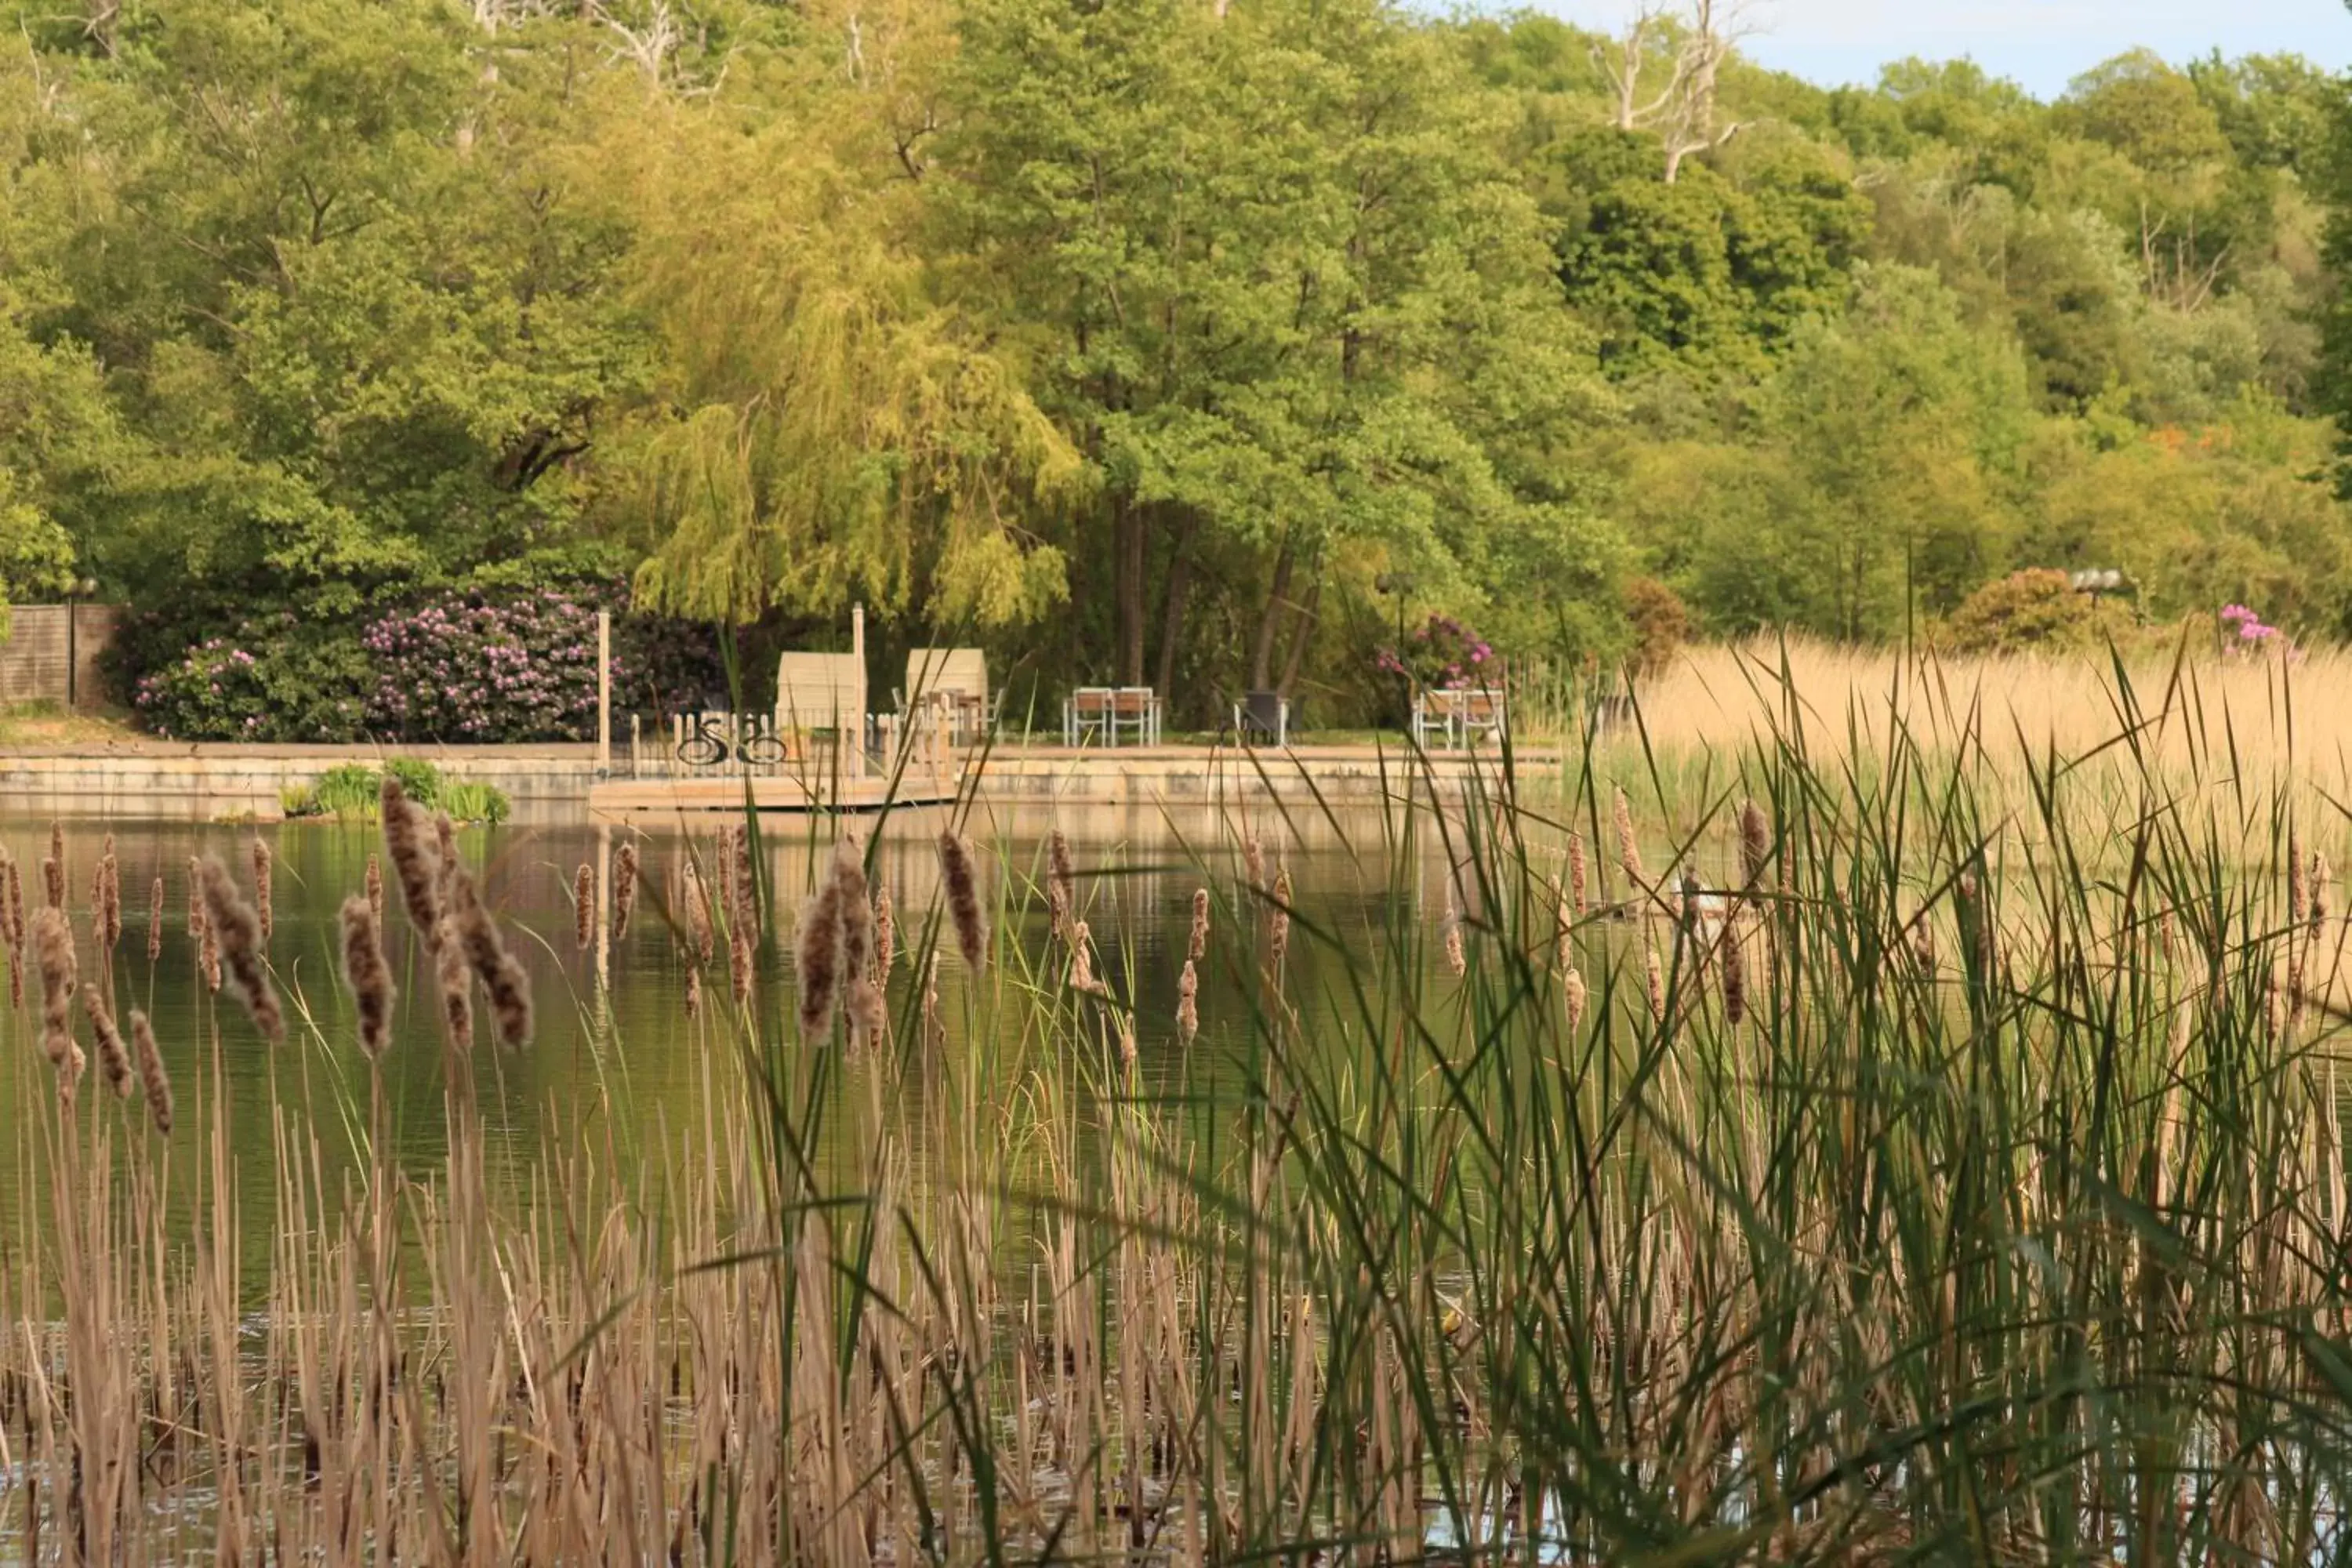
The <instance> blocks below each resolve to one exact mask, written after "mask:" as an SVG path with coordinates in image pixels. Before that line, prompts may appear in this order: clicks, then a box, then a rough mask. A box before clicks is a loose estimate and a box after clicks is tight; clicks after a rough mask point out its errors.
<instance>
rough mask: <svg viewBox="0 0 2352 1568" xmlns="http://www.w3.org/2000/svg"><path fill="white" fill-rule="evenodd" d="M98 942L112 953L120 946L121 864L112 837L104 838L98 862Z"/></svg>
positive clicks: (110, 835) (109, 835)
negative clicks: (103, 850)
mask: <svg viewBox="0 0 2352 1568" xmlns="http://www.w3.org/2000/svg"><path fill="white" fill-rule="evenodd" d="M98 928H99V941H100V943H102V944H103V945H104V946H105V948H106V951H107V952H113V951H114V950H115V949H116V948H118V947H121V945H122V862H121V860H118V859H117V858H115V855H114V835H112V834H111V833H110V834H108V835H107V836H106V853H105V854H104V855H102V856H100V858H99V862H98Z"/></svg>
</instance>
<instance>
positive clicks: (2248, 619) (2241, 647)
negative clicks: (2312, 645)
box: [2221, 605, 2303, 661]
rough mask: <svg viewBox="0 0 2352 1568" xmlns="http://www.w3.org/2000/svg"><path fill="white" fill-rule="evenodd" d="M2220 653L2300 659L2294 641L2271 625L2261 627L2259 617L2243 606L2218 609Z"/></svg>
mask: <svg viewBox="0 0 2352 1568" xmlns="http://www.w3.org/2000/svg"><path fill="white" fill-rule="evenodd" d="M2221 651H2222V652H2223V653H2225V654H2230V655H2233V656H2235V657H2237V658H2254V657H2256V656H2258V655H2262V654H2266V653H2273V652H2275V653H2278V654H2280V655H2281V656H2282V657H2284V658H2287V659H2289V660H2290V661H2293V660H2298V659H2300V658H2302V657H2303V651H2302V649H2300V648H2298V647H2295V646H2294V638H2293V637H2288V636H2287V635H2286V634H2285V633H2284V632H2283V631H2281V630H2279V629H2278V627H2276V626H2268V625H2265V624H2264V622H2263V618H2262V616H2258V615H2256V614H2255V613H2254V612H2253V611H2252V610H2250V609H2248V608H2247V607H2246V606H2245V605H2222V606H2221Z"/></svg>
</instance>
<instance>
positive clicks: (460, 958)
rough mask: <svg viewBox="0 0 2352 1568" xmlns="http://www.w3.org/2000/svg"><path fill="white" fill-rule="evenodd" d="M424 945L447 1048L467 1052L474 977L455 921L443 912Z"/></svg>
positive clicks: (471, 1040)
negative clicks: (437, 993)
mask: <svg viewBox="0 0 2352 1568" xmlns="http://www.w3.org/2000/svg"><path fill="white" fill-rule="evenodd" d="M394 863H395V864H397V860H396V859H395V862H394ZM425 946H426V947H427V948H428V949H430V950H431V952H432V953H433V979H434V983H435V984H436V985H437V986H438V987H439V989H440V992H441V1028H442V1033H443V1036H444V1037H445V1038H446V1040H447V1041H448V1043H449V1048H450V1049H452V1050H456V1051H470V1050H472V1049H473V1048H474V976H473V972H472V971H471V970H469V969H467V967H466V953H465V949H464V946H463V945H462V942H461V940H460V938H459V937H458V935H457V921H455V920H454V919H453V918H452V917H450V916H448V915H443V916H442V917H441V918H440V919H439V920H437V921H435V922H434V926H433V930H432V931H430V932H428V933H427V934H426V937H425Z"/></svg>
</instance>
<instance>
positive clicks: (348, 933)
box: [342, 896, 393, 1061]
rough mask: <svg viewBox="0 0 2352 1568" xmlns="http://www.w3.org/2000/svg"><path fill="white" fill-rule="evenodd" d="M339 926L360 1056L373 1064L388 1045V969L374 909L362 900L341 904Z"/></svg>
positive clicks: (389, 980)
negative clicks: (356, 1013)
mask: <svg viewBox="0 0 2352 1568" xmlns="http://www.w3.org/2000/svg"><path fill="white" fill-rule="evenodd" d="M342 922H343V984H346V985H348V986H350V987H351V988H352V1002H353V1003H354V1004H355V1005H357V1007H358V1010H359V1021H360V1054H361V1055H362V1056H364V1057H366V1058H367V1059H368V1060H370V1061H374V1060H375V1059H376V1058H379V1057H381V1056H383V1053H384V1049H385V1047H388V1046H390V1045H391V1044H392V998H393V986H392V966H391V965H390V964H388V963H385V962H384V958H383V928H382V926H381V925H380V924H379V923H378V921H377V918H376V911H375V906H374V905H373V904H372V903H370V902H368V900H367V899H366V898H365V897H364V896H354V897H352V898H348V899H345V900H343V913H342Z"/></svg>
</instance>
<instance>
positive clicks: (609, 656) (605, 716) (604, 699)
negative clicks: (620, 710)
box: [596, 610, 613, 777]
mask: <svg viewBox="0 0 2352 1568" xmlns="http://www.w3.org/2000/svg"><path fill="white" fill-rule="evenodd" d="M596 772H597V773H599V774H600V775H603V776H605V777H610V776H611V774H612V772H613V612H612V611H610V610H599V611H597V612H596Z"/></svg>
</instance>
